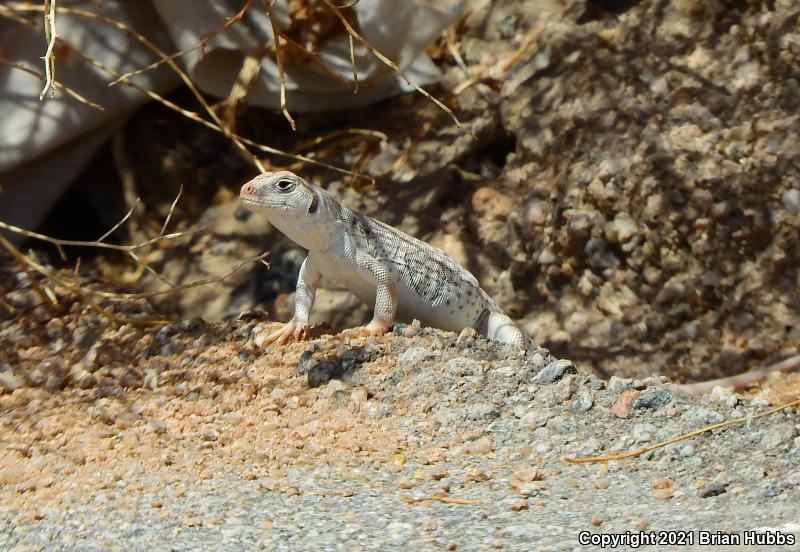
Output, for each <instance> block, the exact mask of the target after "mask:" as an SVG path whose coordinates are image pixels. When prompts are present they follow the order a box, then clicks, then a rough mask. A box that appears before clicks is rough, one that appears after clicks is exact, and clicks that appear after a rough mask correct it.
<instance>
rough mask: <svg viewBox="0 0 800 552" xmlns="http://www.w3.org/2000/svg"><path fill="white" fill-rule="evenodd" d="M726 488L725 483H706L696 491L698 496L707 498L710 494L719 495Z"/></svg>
mask: <svg viewBox="0 0 800 552" xmlns="http://www.w3.org/2000/svg"><path fill="white" fill-rule="evenodd" d="M727 490H728V485H727V483H711V484H709V485H706V486H705V487H703V488H702V489H700V491H699V492H698V493H697V496H699V497H700V498H709V497H712V496H719V495H721V494H723V493H725V491H727Z"/></svg>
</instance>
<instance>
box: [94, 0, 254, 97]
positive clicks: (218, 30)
mask: <svg viewBox="0 0 800 552" xmlns="http://www.w3.org/2000/svg"><path fill="white" fill-rule="evenodd" d="M252 4H253V0H247V1H246V2H245V4H244V6H242V8H241V9H240V10H239V11H238V12H236V13H235V14H233V15H232V16H230V17H228V18H227V19H226V20H225V22H224V23H223V24H222V25H220V26H219V27H217V28H216V29H214V30H213V31H210V32H208V33H206V34H204V35H203V36H202V37H200V40H198V41H197V42H196V43H195V44H194V45H192V46H189V47H188V48H186V49H184V50H181V51H179V52H175V53H174V54H170V55H168V56H166V57H164V58H162V59H159V60H158V61H154V62H153V63H151V64H150V65H148V66H147V67H142V68H141V69H137V70H136V71H131V72H130V73H124V74H122V75H120V76H119V77H117V78H115V79H114V80H112V81H111V82H110V83H108V86H116V85H118V84H119V83H120V82H122V81H124V80H128V79H130V78H131V77H133V76H135V75H139V74H141V73H144V72H146V71H150V70H152V69H155V68H156V67H160V66H161V65H163V64H164V63H166V62H167V60H176V59H178V58H180V57H183V56H184V55H186V54H188V53H189V52H193V51H194V50H197V49H199V48H202V47H204V46H205V45H206V44H208V42H209V41H210V40H211V39H212V38H214V37H215V36H217V35H218V34H220V33H222V32H224V31H226V30H227V29H228V28H230V27H232V26H233V25H234V24H236V23H237V22H238V21H239V20H241V19H242V17H244V15H245V14H246V13H247V10H249V9H250V6H251V5H252Z"/></svg>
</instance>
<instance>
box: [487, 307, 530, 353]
mask: <svg viewBox="0 0 800 552" xmlns="http://www.w3.org/2000/svg"><path fill="white" fill-rule="evenodd" d="M486 337H488V338H489V339H491V340H493V341H497V342H499V343H508V344H509V345H515V346H517V347H520V348H522V349H524V348H526V345H527V344H528V339H527V338H526V337H525V334H523V333H522V331H520V329H519V328H518V327H517V325H516V324H514V321H513V320H511V318H509V317H508V315H507V314H504V313H502V312H490V313H489V316H488V317H487V319H486Z"/></svg>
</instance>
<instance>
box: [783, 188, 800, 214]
mask: <svg viewBox="0 0 800 552" xmlns="http://www.w3.org/2000/svg"><path fill="white" fill-rule="evenodd" d="M781 201H782V202H783V206H784V207H785V208H786V210H787V211H789V213H790V214H792V215H796V214H797V213H800V190H787V191H785V192H783V195H781Z"/></svg>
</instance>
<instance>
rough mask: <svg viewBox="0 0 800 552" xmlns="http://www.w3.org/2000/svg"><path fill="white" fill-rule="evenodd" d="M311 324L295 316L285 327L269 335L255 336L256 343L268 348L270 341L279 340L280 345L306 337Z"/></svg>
mask: <svg viewBox="0 0 800 552" xmlns="http://www.w3.org/2000/svg"><path fill="white" fill-rule="evenodd" d="M308 328H309V325H308V324H304V323H301V322H298V321H296V320H295V319H294V318H292V319H291V320H289V322H287V323H286V324H284V325H283V327H282V328H281V329H279V330H277V331H274V332H272V333H271V334H268V335H263V334H262V335H259V336H257V337H256V338H255V344H256V346H257V347H260V348H262V349H264V348H266V347H267V345H269V344H270V343H274V342H277V343H278V345H283V344H284V343H286V342H288V341H300V340H302V339H305V337H306V334H307V332H308Z"/></svg>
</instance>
